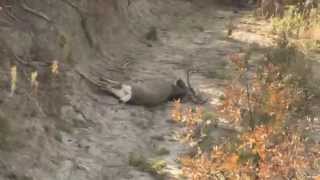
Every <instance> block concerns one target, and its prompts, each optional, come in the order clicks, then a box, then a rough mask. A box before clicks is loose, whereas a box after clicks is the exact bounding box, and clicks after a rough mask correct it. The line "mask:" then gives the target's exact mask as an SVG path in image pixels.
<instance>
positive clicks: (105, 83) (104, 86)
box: [76, 70, 121, 93]
mask: <svg viewBox="0 0 320 180" xmlns="http://www.w3.org/2000/svg"><path fill="white" fill-rule="evenodd" d="M76 72H77V73H78V74H79V75H80V76H81V77H82V78H84V79H86V80H87V81H89V82H90V83H91V84H93V85H94V86H96V87H97V88H98V89H100V90H102V91H105V92H107V93H111V92H110V89H111V88H112V87H113V86H119V85H121V83H120V82H117V81H113V80H111V79H108V78H105V77H100V78H96V79H95V78H93V77H92V76H90V75H88V74H86V73H83V72H81V71H80V70H76Z"/></svg>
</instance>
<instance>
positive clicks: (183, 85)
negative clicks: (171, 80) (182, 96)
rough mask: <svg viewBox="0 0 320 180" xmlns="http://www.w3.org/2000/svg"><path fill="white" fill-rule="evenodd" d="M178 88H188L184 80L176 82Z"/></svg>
mask: <svg viewBox="0 0 320 180" xmlns="http://www.w3.org/2000/svg"><path fill="white" fill-rule="evenodd" d="M176 86H178V87H180V88H187V85H186V83H185V82H184V81H183V80H182V79H178V80H177V81H176Z"/></svg>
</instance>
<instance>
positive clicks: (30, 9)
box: [20, 0, 52, 23]
mask: <svg viewBox="0 0 320 180" xmlns="http://www.w3.org/2000/svg"><path fill="white" fill-rule="evenodd" d="M20 4H21V7H22V9H24V10H25V11H27V12H29V13H31V14H33V15H35V16H37V17H39V18H42V19H43V20H45V21H47V22H48V23H50V22H52V21H51V19H50V18H49V17H48V16H47V15H46V14H44V13H43V12H40V11H37V10H35V9H32V8H31V7H29V6H27V5H26V4H25V3H24V2H23V1H22V0H21V1H20Z"/></svg>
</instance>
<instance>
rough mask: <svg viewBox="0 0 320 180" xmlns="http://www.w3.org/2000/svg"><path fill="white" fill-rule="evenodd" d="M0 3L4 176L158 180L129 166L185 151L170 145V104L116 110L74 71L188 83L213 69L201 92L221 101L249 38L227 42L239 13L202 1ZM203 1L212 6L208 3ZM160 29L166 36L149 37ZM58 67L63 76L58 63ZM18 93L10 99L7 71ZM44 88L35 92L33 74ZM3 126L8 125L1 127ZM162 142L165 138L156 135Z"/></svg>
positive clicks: (199, 81) (0, 172)
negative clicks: (190, 72) (188, 77)
mask: <svg viewBox="0 0 320 180" xmlns="http://www.w3.org/2000/svg"><path fill="white" fill-rule="evenodd" d="M0 3H1V4H0V6H2V10H1V11H0V56H1V62H0V63H1V66H0V72H1V76H0V80H1V83H0V88H1V92H0V96H1V101H0V102H1V103H0V123H1V124H0V127H1V128H0V131H1V132H0V179H4V180H7V179H10V180H11V179H21V180H22V179H23V180H26V179H28V180H29V179H33V180H38V179H39V180H43V179H45V180H99V179H101V180H106V179H110V180H118V179H119V180H121V179H133V180H140V179H141V180H143V179H153V177H152V176H150V175H149V174H147V173H143V172H139V171H137V170H136V169H135V168H133V167H130V166H129V165H128V156H129V154H130V153H131V152H139V153H142V154H144V155H146V156H152V154H153V153H154V152H155V151H157V149H159V148H161V147H166V148H167V149H168V150H170V154H169V155H168V156H166V157H162V158H163V159H165V160H167V161H168V164H169V166H168V167H169V169H171V170H172V169H174V168H176V164H175V161H174V160H175V158H176V156H177V155H178V154H179V153H182V152H184V149H185V148H184V147H183V146H182V145H179V144H178V143H177V142H174V141H172V135H173V134H174V130H175V128H176V127H175V125H172V124H170V123H168V122H167V120H168V119H169V118H170V117H169V114H170V104H165V105H162V106H159V107H157V108H154V109H148V108H144V107H137V106H128V105H123V104H119V103H118V102H117V100H115V99H114V98H112V97H110V96H108V95H106V94H104V93H102V92H99V91H97V90H95V88H94V87H92V86H91V85H90V84H88V83H87V82H86V81H85V80H84V79H82V78H81V77H80V76H79V75H78V74H77V73H76V70H80V71H82V72H86V73H97V72H98V73H99V74H100V75H101V74H103V75H104V76H106V77H108V78H111V79H115V80H118V81H130V82H134V81H143V80H146V79H152V78H167V79H171V80H174V79H176V78H179V77H181V78H185V71H186V70H187V69H189V68H192V67H197V68H200V69H201V70H203V71H205V72H207V73H205V74H203V75H197V76H195V77H194V78H193V79H192V81H193V83H194V86H196V87H198V88H201V89H202V90H203V91H204V92H206V93H207V94H208V95H212V96H211V99H210V100H211V102H212V103H214V102H215V101H216V100H217V98H218V97H219V95H220V94H219V91H218V90H219V88H221V86H220V84H221V83H223V82H224V78H223V77H221V76H222V74H224V72H226V71H227V68H228V66H227V64H226V55H227V54H228V53H230V52H233V51H239V49H240V48H241V47H243V46H245V45H246V43H249V42H241V41H240V40H239V42H238V41H230V40H229V39H227V38H226V32H225V27H226V24H227V23H228V22H229V20H230V18H231V17H234V16H235V14H233V12H232V11H231V10H228V9H224V10H217V8H216V7H215V6H214V5H213V4H210V3H207V2H205V1H203V2H202V3H200V5H197V6H196V5H194V4H191V3H190V2H186V1H182V0H161V1H159V0H94V1H92V0H90V1H89V0H80V1H72V0H32V1H8V0H7V1H1V2H0ZM203 5H206V6H205V7H204V6H203ZM153 26H155V27H156V29H157V31H158V35H159V40H158V41H156V42H153V41H148V40H146V38H145V35H146V34H147V33H148V32H149V31H150V28H151V27H153ZM54 60H57V61H58V62H59V74H58V75H55V74H53V73H52V72H51V69H50V66H51V63H52V62H53V61H54ZM13 65H16V66H17V69H18V71H17V72H18V77H17V89H16V91H15V93H14V95H13V96H10V81H11V78H10V67H12V66H13ZM34 71H37V72H38V81H39V87H38V89H37V92H34V91H32V87H31V85H30V78H31V73H32V72H34ZM2 127H3V128H2ZM157 137H164V138H157Z"/></svg>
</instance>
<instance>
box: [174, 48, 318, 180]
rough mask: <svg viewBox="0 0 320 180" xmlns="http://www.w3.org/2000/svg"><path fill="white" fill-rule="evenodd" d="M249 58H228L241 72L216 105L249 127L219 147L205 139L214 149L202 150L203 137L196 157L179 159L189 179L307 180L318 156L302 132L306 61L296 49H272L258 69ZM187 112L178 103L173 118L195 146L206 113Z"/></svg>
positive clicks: (308, 78)
mask: <svg viewBox="0 0 320 180" xmlns="http://www.w3.org/2000/svg"><path fill="white" fill-rule="evenodd" d="M249 54H250V53H249ZM243 57H245V58H243ZM249 58H250V56H249V55H246V56H242V55H238V54H233V55H231V56H230V59H231V61H232V62H233V64H234V65H235V67H236V70H237V72H238V73H237V74H238V75H237V76H236V77H235V79H234V80H233V83H231V85H230V86H228V87H226V90H225V95H224V97H223V98H222V99H221V101H222V104H221V105H220V106H219V107H218V109H219V110H220V117H223V118H224V119H227V120H228V121H229V122H230V123H232V124H234V125H241V126H244V127H247V128H246V129H247V131H245V132H244V133H242V134H240V136H239V138H237V139H235V140H232V141H227V142H225V143H223V144H221V145H219V146H213V144H214V143H210V139H208V138H205V139H204V140H205V142H206V143H205V144H206V145H207V146H208V145H210V144H211V148H208V147H207V148H203V141H200V143H198V144H197V145H196V146H198V147H199V148H198V149H199V150H198V152H197V153H196V154H195V155H192V156H183V157H182V158H181V159H180V161H181V164H182V166H183V172H184V175H185V176H186V177H188V178H189V179H193V180H197V179H199V180H205V179H208V180H209V179H220V178H219V177H226V178H231V179H234V178H240V179H256V178H258V179H274V178H279V177H291V178H297V179H305V178H307V177H309V176H312V175H310V174H308V171H309V170H310V169H314V168H316V167H315V166H314V164H316V162H317V159H319V158H320V154H319V153H314V151H313V150H310V149H317V148H319V147H318V145H317V144H315V143H307V142H306V141H305V139H304V138H303V133H302V129H304V128H306V127H308V125H306V123H305V122H304V121H305V117H306V116H308V114H307V113H308V112H309V110H308V109H306V108H307V107H306V106H305V104H307V99H308V98H310V97H311V96H312V95H311V94H310V91H309V88H310V87H309V82H312V76H311V75H310V66H309V65H308V61H306V60H304V57H303V54H302V53H299V52H298V51H297V50H296V49H295V48H294V47H279V48H277V49H275V50H272V51H271V52H269V53H268V54H267V55H266V59H263V60H262V61H261V62H260V64H258V65H257V67H256V68H255V69H252V68H250V69H249V68H248V67H249V65H248V62H249V60H248V59H249ZM188 112H189V111H188V110H187V111H184V110H181V105H179V102H176V104H175V107H174V110H173V113H172V117H173V118H175V119H176V120H177V121H178V122H183V123H184V124H185V125H186V127H187V129H188V131H187V133H186V134H187V135H186V137H188V138H186V139H187V142H191V144H193V146H194V144H195V142H199V141H198V140H199V139H200V137H201V136H197V135H196V133H198V131H197V130H196V129H198V127H204V126H205V125H199V123H200V124H204V123H207V121H203V119H204V117H206V116H203V115H201V112H200V111H198V113H197V114H192V115H190V114H188ZM195 115H196V116H195ZM181 120H183V121H181ZM195 122H196V123H195ZM201 133H203V129H201ZM190 137H192V138H190ZM211 141H212V140H211ZM307 147H308V149H307ZM317 171H320V169H319V168H318V169H317Z"/></svg>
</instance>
